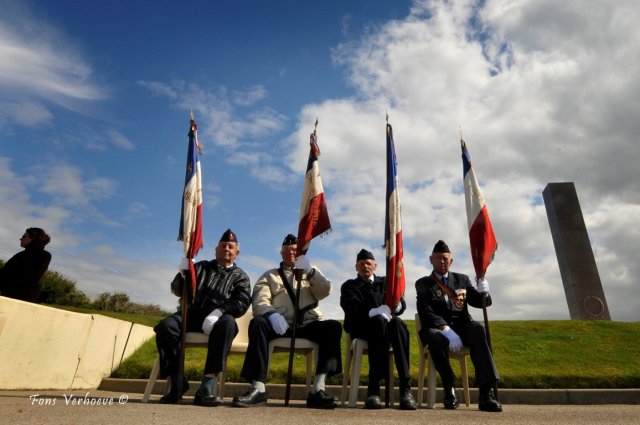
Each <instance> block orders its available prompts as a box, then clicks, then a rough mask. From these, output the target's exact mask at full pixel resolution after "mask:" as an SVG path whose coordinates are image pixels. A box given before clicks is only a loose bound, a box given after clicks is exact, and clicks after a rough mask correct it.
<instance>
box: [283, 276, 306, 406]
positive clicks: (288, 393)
mask: <svg viewBox="0 0 640 425" xmlns="http://www.w3.org/2000/svg"><path fill="white" fill-rule="evenodd" d="M293 278H294V280H295V281H296V282H297V283H298V286H297V288H296V299H295V301H294V303H293V325H292V327H291V345H290V346H289V364H288V366H287V385H286V387H285V391H284V406H285V407H289V399H290V396H291V378H292V375H293V354H294V352H295V349H296V330H297V329H298V314H299V312H300V287H301V286H302V270H300V269H294V270H293Z"/></svg>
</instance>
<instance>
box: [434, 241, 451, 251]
mask: <svg viewBox="0 0 640 425" xmlns="http://www.w3.org/2000/svg"><path fill="white" fill-rule="evenodd" d="M432 252H449V253H451V251H450V250H449V246H447V244H446V243H445V242H444V241H438V242H436V244H435V246H434V247H433V251H432Z"/></svg>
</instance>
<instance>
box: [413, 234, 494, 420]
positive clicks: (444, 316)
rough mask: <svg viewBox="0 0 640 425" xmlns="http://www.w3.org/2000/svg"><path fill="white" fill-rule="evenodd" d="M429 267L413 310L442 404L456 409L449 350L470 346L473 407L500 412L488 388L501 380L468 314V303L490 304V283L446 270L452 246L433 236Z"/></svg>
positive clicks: (482, 332) (480, 332) (481, 331)
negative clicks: (440, 389) (437, 377)
mask: <svg viewBox="0 0 640 425" xmlns="http://www.w3.org/2000/svg"><path fill="white" fill-rule="evenodd" d="M429 261H431V264H432V265H433V272H432V273H431V275H429V276H425V277H423V278H421V279H419V280H418V281H417V282H416V293H417V296H418V304H417V309H418V314H419V315H420V320H421V322H422V330H421V331H420V335H419V337H420V339H421V340H422V343H423V344H424V345H425V346H427V347H428V348H429V354H430V355H431V357H432V358H433V363H434V364H435V366H436V370H437V371H438V373H439V374H440V379H441V380H442V386H443V387H444V392H445V398H444V407H445V408H447V409H455V408H457V407H458V398H457V396H456V392H455V389H454V385H453V384H454V382H455V379H456V377H455V375H454V373H453V370H452V369H451V365H450V364H449V350H451V351H453V352H456V351H459V350H460V349H461V348H462V347H463V346H465V347H469V354H470V356H471V361H472V362H473V366H474V368H475V373H476V382H477V383H478V387H479V390H480V391H479V398H478V408H479V409H480V410H483V411H487V412H501V411H502V406H501V405H500V403H498V401H497V400H496V398H495V394H494V392H493V387H494V385H495V383H496V381H498V380H499V379H500V376H499V375H498V371H497V370H496V366H495V364H494V363H493V356H492V355H491V351H490V350H489V345H488V344H487V335H486V333H485V330H484V327H483V326H482V325H481V324H480V323H478V322H476V321H474V320H473V319H472V318H471V316H470V315H469V310H468V306H469V305H470V306H472V307H477V308H481V307H482V297H484V296H485V294H486V305H487V306H490V305H491V297H490V296H489V283H488V282H487V281H486V279H478V282H477V283H478V287H477V289H476V288H475V287H474V286H473V285H472V284H471V281H470V280H469V276H467V275H464V274H460V273H454V272H450V271H449V268H450V267H451V264H452V263H453V258H452V256H451V251H450V250H449V247H448V246H447V244H446V243H444V241H438V242H437V243H436V244H435V246H434V247H433V252H432V253H431V256H430V257H429Z"/></svg>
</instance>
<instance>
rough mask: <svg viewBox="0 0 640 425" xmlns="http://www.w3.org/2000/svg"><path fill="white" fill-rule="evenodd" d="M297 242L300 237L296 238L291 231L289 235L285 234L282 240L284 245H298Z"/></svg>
mask: <svg viewBox="0 0 640 425" xmlns="http://www.w3.org/2000/svg"><path fill="white" fill-rule="evenodd" d="M297 244H298V238H296V237H295V236H294V235H292V234H291V233H289V234H288V235H287V236H285V237H284V240H283V241H282V246H285V245H297Z"/></svg>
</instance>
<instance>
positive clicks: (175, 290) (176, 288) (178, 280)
mask: <svg viewBox="0 0 640 425" xmlns="http://www.w3.org/2000/svg"><path fill="white" fill-rule="evenodd" d="M183 286H184V277H182V274H181V273H177V274H176V276H175V277H174V278H173V280H172V281H171V293H172V294H173V295H175V296H176V297H181V296H182V288H183Z"/></svg>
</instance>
